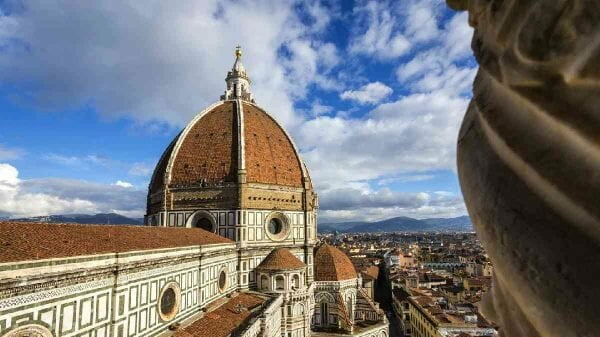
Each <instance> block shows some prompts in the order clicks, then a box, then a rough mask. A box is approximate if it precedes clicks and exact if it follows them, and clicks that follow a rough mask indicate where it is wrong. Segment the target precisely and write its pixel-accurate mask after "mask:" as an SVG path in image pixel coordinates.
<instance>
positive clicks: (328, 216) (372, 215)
mask: <svg viewBox="0 0 600 337" xmlns="http://www.w3.org/2000/svg"><path fill="white" fill-rule="evenodd" d="M345 192H346V193H350V192H352V191H345ZM354 193H355V194H356V195H358V197H356V198H357V199H360V198H361V197H363V196H364V199H365V200H356V202H354V204H356V207H354V208H340V209H320V210H319V221H320V222H321V223H326V222H341V221H356V220H362V221H379V220H384V219H389V218H392V217H396V216H400V215H402V216H409V217H413V218H417V219H423V218H432V217H456V216H460V215H465V214H466V208H465V204H464V201H463V200H462V197H460V196H459V195H455V194H452V193H448V192H446V193H439V192H433V193H431V192H430V193H423V192H422V193H413V194H408V193H407V194H404V195H403V194H400V193H397V194H399V195H398V196H397V197H399V198H400V200H397V201H396V202H394V201H392V200H386V199H385V198H384V202H382V203H380V204H377V203H373V202H371V201H372V200H373V199H377V196H372V195H370V194H369V193H365V192H364V191H354ZM375 193H380V192H375ZM371 194H373V193H371ZM386 201H389V202H386ZM367 205H368V206H367Z"/></svg>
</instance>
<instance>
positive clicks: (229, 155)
mask: <svg viewBox="0 0 600 337" xmlns="http://www.w3.org/2000/svg"><path fill="white" fill-rule="evenodd" d="M234 117H235V102H224V103H223V104H221V105H219V106H217V107H215V108H214V109H212V110H210V111H209V112H207V113H206V114H205V115H204V116H203V117H202V118H200V120H198V121H197V122H196V124H195V125H193V126H192V127H191V129H190V130H189V132H188V133H187V134H186V136H185V139H183V140H182V141H181V145H180V147H179V151H178V152H177V153H176V154H175V155H176V157H175V158H174V161H173V168H172V171H171V181H170V183H171V184H174V185H184V184H198V183H200V182H201V181H203V180H204V181H206V182H209V183H218V182H235V181H236V179H237V165H238V163H237V157H238V154H237V153H238V146H237V144H238V142H237V126H236V125H235V124H237V120H236V119H235V118H234Z"/></svg>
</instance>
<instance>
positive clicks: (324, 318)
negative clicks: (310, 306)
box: [321, 301, 329, 325]
mask: <svg viewBox="0 0 600 337" xmlns="http://www.w3.org/2000/svg"><path fill="white" fill-rule="evenodd" d="M328 317H329V304H328V303H327V302H325V301H323V302H321V325H328V324H329V319H328Z"/></svg>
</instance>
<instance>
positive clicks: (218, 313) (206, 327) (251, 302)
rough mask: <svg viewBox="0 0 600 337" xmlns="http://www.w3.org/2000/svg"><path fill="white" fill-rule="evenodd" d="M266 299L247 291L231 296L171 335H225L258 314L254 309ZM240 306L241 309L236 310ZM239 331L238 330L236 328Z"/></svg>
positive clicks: (218, 336)
mask: <svg viewBox="0 0 600 337" xmlns="http://www.w3.org/2000/svg"><path fill="white" fill-rule="evenodd" d="M265 302H266V299H265V298H262V297H259V296H256V295H253V294H248V293H241V294H239V295H238V296H235V297H233V298H231V299H230V300H229V301H228V302H227V303H225V304H223V305H222V306H220V307H219V308H218V309H216V310H214V311H211V312H208V313H206V314H205V315H204V316H203V317H202V318H200V319H198V320H196V321H194V322H193V323H191V324H190V325H188V326H186V327H184V328H182V329H179V330H178V331H177V332H176V333H175V334H174V335H173V336H172V337H227V336H230V335H231V334H232V333H233V332H234V331H236V330H238V329H242V328H244V327H245V325H246V324H247V323H248V321H249V320H250V319H251V318H252V317H253V316H255V315H256V314H258V312H257V311H256V310H254V311H253V310H252V309H254V308H257V307H258V306H260V305H261V304H263V303H265ZM239 308H241V309H242V310H237V309H239ZM238 331H239V330H238Z"/></svg>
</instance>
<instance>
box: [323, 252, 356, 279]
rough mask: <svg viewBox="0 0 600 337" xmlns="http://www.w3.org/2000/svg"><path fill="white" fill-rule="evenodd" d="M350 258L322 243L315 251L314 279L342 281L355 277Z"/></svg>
mask: <svg viewBox="0 0 600 337" xmlns="http://www.w3.org/2000/svg"><path fill="white" fill-rule="evenodd" d="M356 277H357V274H356V270H355V269H354V265H353V264H352V261H350V258H348V256H347V255H346V254H344V253H343V252H342V251H341V250H339V249H337V248H336V247H333V246H330V245H328V244H322V245H321V246H319V248H317V252H316V253H315V281H343V280H349V279H353V278H356Z"/></svg>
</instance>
